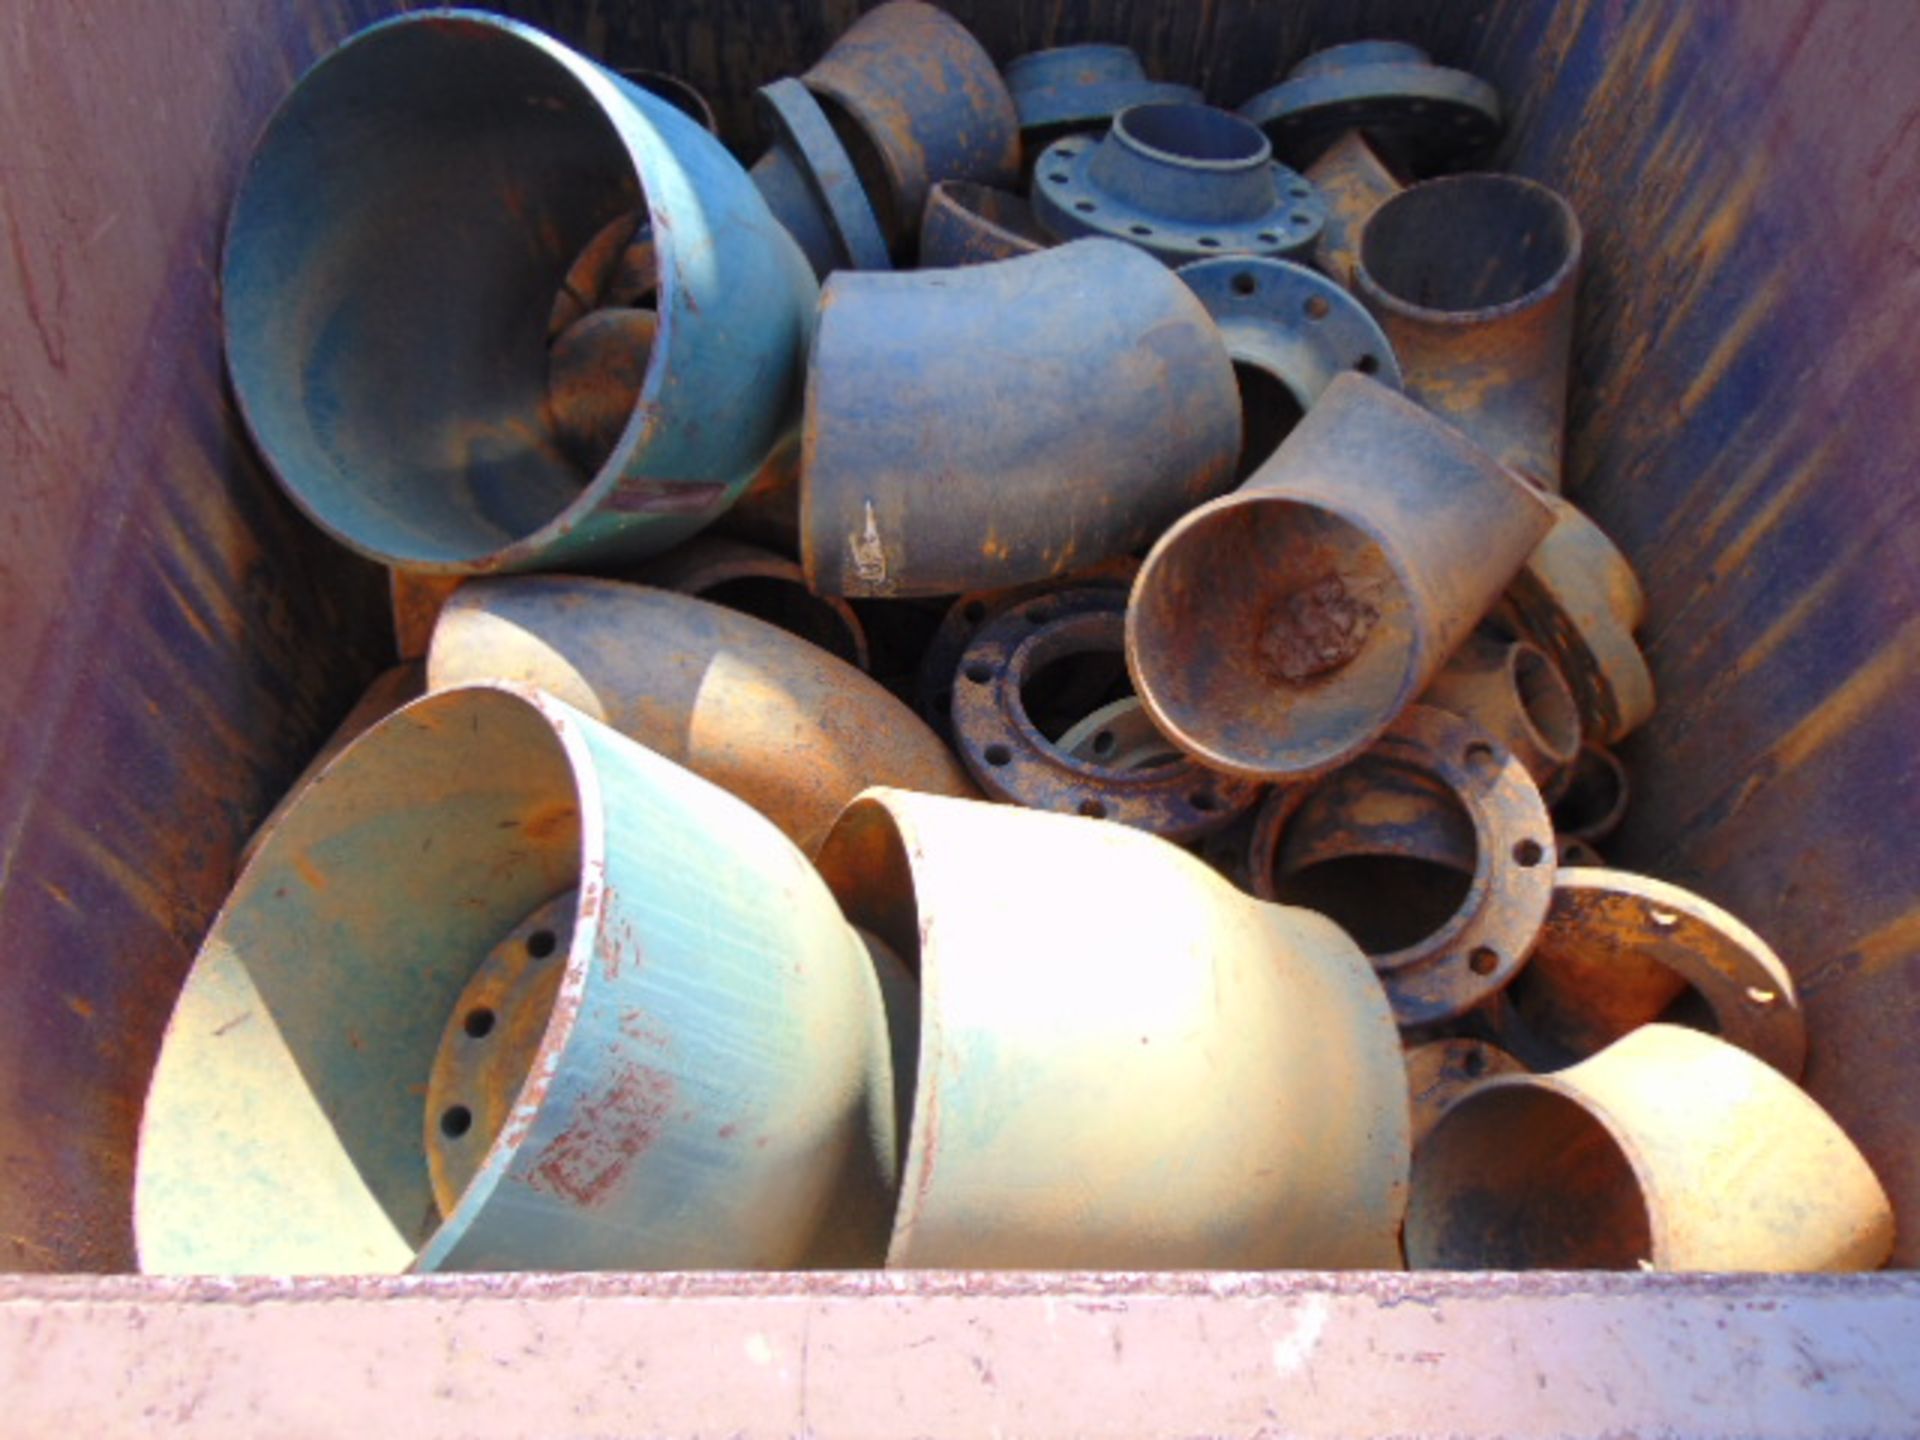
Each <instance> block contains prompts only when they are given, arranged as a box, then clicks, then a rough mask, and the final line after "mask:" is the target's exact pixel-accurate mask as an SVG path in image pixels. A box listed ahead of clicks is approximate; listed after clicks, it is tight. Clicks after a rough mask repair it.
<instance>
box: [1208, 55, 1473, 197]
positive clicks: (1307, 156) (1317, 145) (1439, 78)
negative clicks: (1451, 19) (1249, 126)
mask: <svg viewBox="0 0 1920 1440" xmlns="http://www.w3.org/2000/svg"><path fill="white" fill-rule="evenodd" d="M1307 63H1308V65H1311V63H1312V62H1311V61H1310V60H1309V61H1308V62H1307ZM1240 113H1241V115H1243V116H1245V117H1246V118H1247V119H1248V120H1251V121H1252V122H1253V123H1254V124H1256V125H1258V126H1259V127H1260V128H1261V129H1262V130H1264V131H1266V132H1267V138H1268V139H1269V140H1270V141H1272V142H1273V151H1274V154H1276V155H1280V156H1284V157H1285V158H1286V159H1287V160H1288V161H1289V162H1290V163H1292V164H1295V165H1301V166H1305V165H1311V164H1312V163H1313V162H1314V161H1315V160H1317V159H1318V158H1319V157H1320V154H1321V152H1322V151H1324V150H1325V149H1326V148H1327V147H1328V146H1329V145H1331V144H1332V143H1333V142H1334V141H1335V140H1337V139H1339V137H1340V136H1342V135H1344V134H1345V133H1346V132H1347V131H1349V130H1361V131H1364V132H1365V133H1366V134H1367V136H1368V138H1369V139H1371V140H1372V141H1373V142H1374V143H1375V144H1376V145H1378V146H1380V147H1381V148H1382V149H1383V150H1385V151H1387V152H1388V153H1390V154H1391V155H1392V156H1393V157H1394V158H1396V159H1398V160H1400V161H1402V162H1403V163H1405V164H1406V165H1408V166H1409V167H1411V168H1412V169H1413V170H1414V171H1415V172H1416V173H1420V174H1425V173H1428V172H1430V171H1431V170H1433V169H1434V168H1435V167H1437V166H1442V165H1445V164H1447V163H1449V162H1452V161H1454V160H1458V159H1461V158H1463V157H1466V156H1470V155H1473V154H1477V153H1478V152H1479V151H1481V150H1484V149H1486V148H1487V147H1488V146H1489V145H1491V144H1492V143H1493V142H1494V141H1495V140H1497V139H1498V138H1499V136H1500V123H1501V122H1500V95H1499V92H1498V91H1496V90H1495V89H1494V88H1493V87H1492V86H1491V85H1489V84H1487V82H1486V81H1484V80H1482V79H1480V78H1478V77H1477V76H1474V75H1469V74H1467V73H1466V72H1465V71H1464V70H1449V69H1447V68H1446V67H1445V66H1443V65H1432V64H1428V63H1425V62H1420V61H1406V60H1399V61H1394V60H1389V61H1384V62H1378V63H1372V64H1366V63H1362V64H1354V65H1341V66H1339V67H1338V68H1335V69H1331V70H1327V71H1324V72H1322V73H1309V74H1306V75H1299V74H1297V73H1296V75H1295V76H1294V78H1292V79H1289V80H1285V81H1282V82H1281V83H1280V84H1278V85H1276V86H1274V87H1273V88H1272V89H1271V90H1265V91H1262V92H1261V93H1260V94H1258V95H1256V96H1254V97H1253V99H1251V100H1249V101H1247V103H1246V104H1244V105H1242V106H1241V107H1240Z"/></svg>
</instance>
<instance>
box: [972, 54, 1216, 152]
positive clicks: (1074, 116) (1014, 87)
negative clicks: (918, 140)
mask: <svg viewBox="0 0 1920 1440" xmlns="http://www.w3.org/2000/svg"><path fill="white" fill-rule="evenodd" d="M1005 74H1006V81H1007V89H1008V90H1009V91H1010V92H1011V93H1012V95H1013V108H1014V109H1015V110H1016V111H1017V112H1019V116H1020V144H1021V148H1022V149H1023V150H1024V152H1025V153H1026V156H1027V163H1028V164H1032V163H1033V160H1034V157H1036V156H1038V155H1039V154H1040V152H1041V151H1042V150H1045V149H1046V148H1047V147H1048V146H1049V145H1051V144H1052V143H1053V142H1054V141H1056V140H1058V139H1060V138H1061V137H1062V136H1064V135H1078V134H1083V133H1086V132H1089V131H1093V132H1099V131H1104V130H1105V129H1106V128H1107V126H1108V125H1109V124H1111V123H1112V122H1113V117H1114V116H1115V115H1117V114H1119V113H1120V112H1121V111H1122V110H1125V109H1127V108H1129V107H1130V106H1134V105H1149V104H1168V103H1178V104H1197V103H1199V101H1200V99H1201V95H1200V92H1199V91H1198V90H1196V89H1194V87H1193V86H1191V85H1175V84H1171V83H1168V82H1163V81H1157V80H1149V79H1148V78H1147V67H1146V66H1144V65H1142V64H1141V63H1140V57H1139V56H1138V55H1136V54H1135V53H1134V52H1133V51H1132V50H1131V49H1130V48H1128V47H1127V46H1125V45H1060V46H1056V47H1055V48H1053V49H1051V50H1033V51H1029V52H1028V53H1027V54H1025V55H1021V56H1017V57H1016V58H1014V59H1013V60H1010V61H1008V62H1007V68H1006V72H1005Z"/></svg>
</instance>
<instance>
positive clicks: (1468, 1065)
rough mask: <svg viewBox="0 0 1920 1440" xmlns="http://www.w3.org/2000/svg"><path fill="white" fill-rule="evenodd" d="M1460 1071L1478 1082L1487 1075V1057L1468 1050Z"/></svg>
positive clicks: (1476, 1051)
mask: <svg viewBox="0 0 1920 1440" xmlns="http://www.w3.org/2000/svg"><path fill="white" fill-rule="evenodd" d="M1488 953H1491V952H1488ZM1460 1069H1461V1070H1462V1071H1464V1072H1465V1074H1466V1077H1467V1078H1468V1079H1469V1080H1478V1079H1479V1078H1480V1077H1481V1076H1482V1075H1484V1074H1486V1073H1487V1057H1486V1056H1485V1055H1482V1054H1481V1053H1480V1052H1479V1051H1478V1050H1469V1051H1468V1052H1467V1058H1466V1059H1464V1060H1462V1061H1461V1062H1460Z"/></svg>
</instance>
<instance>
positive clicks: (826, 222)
mask: <svg viewBox="0 0 1920 1440" xmlns="http://www.w3.org/2000/svg"><path fill="white" fill-rule="evenodd" d="M760 99H761V102H762V105H763V107H764V110H765V113H766V116H767V120H768V126H769V128H770V129H771V130H772V132H773V134H774V136H775V149H776V155H775V156H774V157H772V158H770V159H767V160H762V161H761V162H760V163H759V164H756V165H755V166H754V176H755V183H757V184H758V185H759V186H760V193H761V194H762V195H764V196H765V197H766V199H767V204H768V206H769V207H770V208H771V209H772V211H773V213H774V214H775V215H776V216H777V217H779V220H780V223H781V224H782V225H785V226H786V227H787V230H788V232H789V233H790V234H791V235H793V237H794V238H795V239H796V240H798V241H799V242H800V248H801V249H803V250H805V251H806V252H807V258H808V260H810V261H811V262H812V263H813V272H814V274H816V275H819V276H821V277H822V278H824V277H825V276H826V275H827V273H828V272H829V271H832V270H842V269H854V270H889V269H892V268H893V258H892V256H891V255H890V254H889V253H888V250H887V237H886V236H885V235H883V234H882V233H881V231H880V220H879V217H878V216H876V215H875V214H874V211H873V202H872V201H870V200H869V199H868V198H867V193H866V191H865V189H864V188H863V187H862V186H861V183H860V174H859V169H858V167H857V166H856V165H855V164H854V160H853V157H852V156H851V155H849V154H848V153H847V147H846V146H845V145H844V144H842V143H841V140H840V137H839V136H838V135H837V134H835V133H834V129H833V125H832V122H831V121H829V120H828V118H827V112H826V111H825V110H823V109H821V107H820V102H819V101H818V100H817V99H815V98H814V94H813V92H812V91H811V90H809V89H807V87H806V86H805V85H803V84H802V83H801V82H800V81H798V80H776V81H774V82H773V83H772V84H771V85H763V86H761V87H760ZM779 165H785V166H787V167H790V168H791V169H792V170H793V171H795V172H796V173H797V174H798V175H799V177H800V179H801V180H802V181H803V182H805V183H804V185H803V186H802V187H800V188H799V189H796V188H795V187H794V186H792V185H791V184H790V183H788V182H787V181H786V180H785V179H784V178H779V179H771V178H769V172H770V171H771V170H772V169H773V167H775V166H779ZM800 196H804V198H805V199H806V200H807V201H808V202H810V204H811V205H812V206H814V207H817V210H818V214H817V215H809V216H796V215H792V214H790V213H788V212H789V211H790V209H791V206H792V200H791V199H790V197H800ZM822 231H825V232H827V233H830V234H831V235H832V237H833V240H834V242H835V243H834V247H833V249H832V250H831V251H829V252H827V253H824V254H817V253H815V250H816V247H815V245H814V244H812V243H811V237H813V236H816V235H818V234H820V233H821V232H822Z"/></svg>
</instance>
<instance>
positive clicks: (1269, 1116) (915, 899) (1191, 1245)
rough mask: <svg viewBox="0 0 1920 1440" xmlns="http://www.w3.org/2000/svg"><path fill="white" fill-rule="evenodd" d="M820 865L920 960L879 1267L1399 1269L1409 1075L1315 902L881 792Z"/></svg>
mask: <svg viewBox="0 0 1920 1440" xmlns="http://www.w3.org/2000/svg"><path fill="white" fill-rule="evenodd" d="M819 864H820V868H821V872H822V873H823V874H824V875H825V876H826V877H827V882H828V884H829V885H831V886H832V887H833V889H834V893H835V894H836V895H837V896H838V897H839V898H840V901H841V903H842V904H843V906H845V907H846V910H847V913H848V916H849V918H850V919H852V921H853V922H854V923H855V924H857V925H861V926H863V927H864V928H866V929H868V930H871V931H873V932H874V933H875V934H877V935H879V936H880V937H881V938H882V939H883V940H886V941H887V942H888V943H889V944H890V945H892V947H893V948H894V949H895V950H896V951H897V952H898V953H899V954H900V955H901V957H902V958H903V959H908V960H909V963H910V964H912V963H914V960H913V958H909V957H915V958H917V968H918V970H919V973H920V978H921V994H922V1003H923V1006H924V1010H923V1019H922V1024H921V1030H920V1036H921V1048H920V1071H919V1084H918V1089H917V1092H916V1094H915V1098H914V1116H913V1127H912V1135H911V1138H910V1140H909V1142H908V1153H907V1161H906V1167H905V1170H904V1171H903V1173H902V1182H901V1202H900V1209H899V1212H898V1215H897V1217H896V1220H895V1225H894V1233H893V1240H892V1246H891V1249H890V1251H889V1253H888V1263H889V1264H890V1265H894V1266H907V1267H913V1268H923V1267H939V1266H967V1267H972V1268H988V1269H1004V1268H1021V1269H1026V1268H1034V1267H1047V1266H1070V1265H1079V1266H1109V1267H1126V1266H1146V1267H1155V1268H1158V1267H1165V1266H1181V1265H1206V1266H1256V1267H1257V1266H1313V1267H1324V1268H1333V1269H1345V1268H1353V1267H1361V1268H1382V1267H1384V1268H1392V1267H1393V1266H1395V1264H1396V1263H1397V1250H1396V1241H1395V1234H1396V1231H1397V1228H1398V1224H1399V1216H1400V1210H1401V1198H1402V1189H1401V1187H1402V1184H1403V1181H1404V1178H1405V1167H1406V1164H1407V1153H1408V1150H1407V1147H1408V1141H1407V1104H1408V1102H1407V1092H1406V1074H1405V1071H1404V1069H1403V1067H1402V1065H1401V1062H1400V1050H1399V1043H1398V1037H1397V1035H1396V1032H1395V1031H1394V1028H1393V1020H1392V1016H1391V1015H1390V1014H1389V1013H1388V1010H1387V1005H1386V1001H1385V999H1384V997H1383V996H1382V995H1381V993H1380V987H1379V986H1378V985H1377V984H1376V983H1375V982H1374V979H1373V976H1372V972H1371V971H1370V970H1369V969H1368V968H1367V964H1366V961H1365V959H1364V958H1363V957H1362V956H1361V955H1360V953H1359V951H1358V950H1357V949H1355V948H1354V945H1353V942H1352V941H1350V940H1349V939H1347V937H1346V936H1345V935H1344V934H1342V933H1341V932H1340V930H1339V928H1338V927H1337V926H1335V925H1334V924H1332V922H1330V921H1327V920H1324V919H1322V918H1321V917H1319V916H1317V915H1312V914H1310V913H1308V912H1306V911H1303V910H1296V909H1292V908H1289V907H1285V906H1277V905H1265V904H1262V903H1260V902H1258V901H1255V900H1252V899H1249V898H1248V897H1247V896H1245V895H1243V894H1241V893H1239V892H1238V891H1236V890H1234V889H1233V888H1232V887H1231V886H1229V885H1228V884H1227V883H1226V882H1225V881H1223V880H1222V879H1221V878H1220V877H1219V876H1218V875H1216V874H1214V873H1213V871H1211V870H1209V869H1208V868H1207V867H1206V866H1205V865H1203V864H1202V863H1201V862H1200V861H1198V860H1196V859H1194V858H1193V857H1192V856H1190V855H1188V854H1187V853H1186V852H1185V851H1183V850H1180V849H1179V848H1178V847H1176V846H1173V845H1170V844H1168V843H1167V842H1166V841H1163V840H1160V839H1157V838H1155V837H1154V836H1151V835H1146V834H1142V833H1141V832H1139V831H1137V830H1132V829H1129V828H1128V827H1126V826H1124V825H1110V824H1105V823H1102V822H1099V821H1093V820H1083V819H1079V818H1077V817H1074V816H1068V815H1050V814H1045V813H1042V812H1039V811H1033V810H1019V809H1015V808H1012V807H1010V806H1005V805H987V804H982V803H978V802H972V803H969V802H966V801H959V800H950V799H945V798H942V797H938V796H928V795H911V794H907V793H906V792H904V791H897V790H875V791H871V792H869V793H868V794H867V795H866V796H864V797H862V798H861V799H860V800H859V801H857V802H855V803H854V804H853V805H852V806H850V807H849V808H848V809H847V811H846V813H845V814H844V815H843V816H842V817H841V820H840V823H839V824H838V826H836V827H835V829H834V832H833V834H832V835H831V836H830V837H829V838H828V840H827V843H826V845H825V846H824V847H822V849H821V852H820V856H819ZM1062 894H1070V895H1085V896H1089V897H1092V896H1109V897H1111V896H1123V895H1138V896H1145V895H1151V896H1152V897H1153V903H1152V904H1147V905H1125V904H1094V905H1090V906H1084V907H1082V906H1063V905H1061V904H1060V903H1059V897H1060V896H1061V895H1062ZM1009 936H1018V937H1019V943H1017V944H1009V943H1008V937H1009ZM1330 1096H1335V1097H1338V1103H1328V1097H1330ZM1175 1156H1177V1157H1179V1158H1178V1163H1177V1164H1175V1163H1170V1161H1171V1159H1172V1157H1175Z"/></svg>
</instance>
